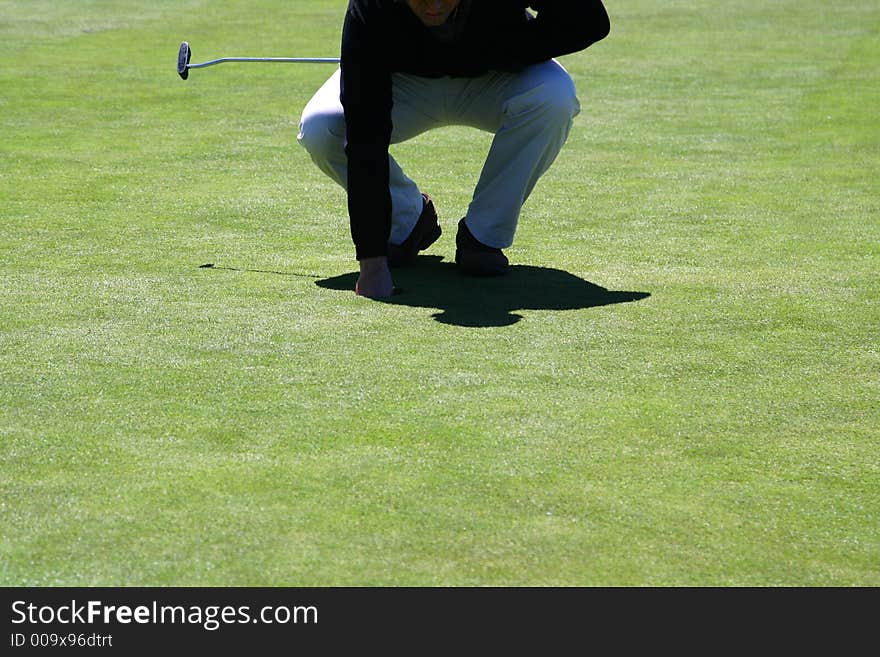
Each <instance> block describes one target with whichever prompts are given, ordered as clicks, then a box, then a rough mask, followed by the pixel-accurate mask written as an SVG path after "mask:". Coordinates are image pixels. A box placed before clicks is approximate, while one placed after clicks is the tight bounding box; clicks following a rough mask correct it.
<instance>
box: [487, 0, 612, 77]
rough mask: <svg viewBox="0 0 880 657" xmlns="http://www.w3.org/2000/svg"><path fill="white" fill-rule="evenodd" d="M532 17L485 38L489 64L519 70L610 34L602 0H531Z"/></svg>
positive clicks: (492, 66) (568, 52)
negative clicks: (533, 13)
mask: <svg viewBox="0 0 880 657" xmlns="http://www.w3.org/2000/svg"><path fill="white" fill-rule="evenodd" d="M527 4H528V6H529V7H531V8H532V9H534V10H535V11H536V12H537V15H536V16H535V18H534V19H533V20H530V21H526V22H524V23H519V24H517V25H516V26H511V29H499V30H498V31H497V32H495V33H494V34H493V35H491V36H490V38H489V39H487V41H486V42H485V50H484V53H485V56H486V58H487V59H488V61H489V67H490V68H497V69H501V70H518V69H522V68H524V67H526V66H530V65H532V64H537V63H539V62H543V61H546V60H548V59H552V58H553V57H560V56H562V55H568V54H570V53H573V52H578V51H580V50H584V49H585V48H588V47H589V46H591V45H592V44H594V43H596V42H597V41H600V40H602V39H604V38H605V37H606V36H608V32H609V31H610V29H611V24H610V21H609V19H608V12H606V10H605V6H604V5H603V4H602V1H601V0H531V1H530V2H528V3H527Z"/></svg>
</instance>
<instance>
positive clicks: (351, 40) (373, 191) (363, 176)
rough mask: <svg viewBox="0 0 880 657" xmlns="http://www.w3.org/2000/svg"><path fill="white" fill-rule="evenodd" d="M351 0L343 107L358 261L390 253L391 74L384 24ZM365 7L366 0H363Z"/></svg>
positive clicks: (344, 41)
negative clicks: (385, 55)
mask: <svg viewBox="0 0 880 657" xmlns="http://www.w3.org/2000/svg"><path fill="white" fill-rule="evenodd" d="M358 4H361V3H351V4H350V5H349V9H348V11H347V12H346V15H345V22H344V24H343V30H342V57H341V69H342V106H343V109H344V110H345V125H346V154H347V156H348V190H347V192H348V214H349V221H350V224H351V236H352V239H353V240H354V244H355V251H356V255H357V259H358V260H362V259H364V258H375V257H382V256H385V255H386V254H387V249H388V235H389V233H390V231H391V192H390V189H389V181H388V145H389V143H390V142H391V102H392V101H391V73H390V71H389V69H388V66H387V63H386V62H385V61H383V56H382V54H383V53H382V31H381V29H380V28H381V26H379V25H376V24H374V23H375V18H376V17H375V16H369V15H365V13H364V12H361V11H357V6H356V5H358ZM362 4H363V5H365V6H366V4H367V3H362Z"/></svg>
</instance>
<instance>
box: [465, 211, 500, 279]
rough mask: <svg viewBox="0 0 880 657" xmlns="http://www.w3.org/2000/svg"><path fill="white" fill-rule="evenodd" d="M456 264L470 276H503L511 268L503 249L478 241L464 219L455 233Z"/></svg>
mask: <svg viewBox="0 0 880 657" xmlns="http://www.w3.org/2000/svg"><path fill="white" fill-rule="evenodd" d="M455 264H457V265H458V268H459V270H460V271H461V272H462V273H464V274H468V275H470V276H501V275H503V274H506V273H507V271H508V270H509V269H510V263H509V261H508V260H507V256H506V255H504V253H503V252H502V251H501V249H496V248H494V247H491V246H486V245H485V244H483V243H482V242H480V241H478V240H477V238H476V237H474V236H473V233H471V231H470V230H468V227H467V224H466V223H465V222H464V219H462V220H461V221H459V222H458V233H457V234H456V235H455Z"/></svg>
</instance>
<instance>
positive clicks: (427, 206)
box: [388, 193, 443, 267]
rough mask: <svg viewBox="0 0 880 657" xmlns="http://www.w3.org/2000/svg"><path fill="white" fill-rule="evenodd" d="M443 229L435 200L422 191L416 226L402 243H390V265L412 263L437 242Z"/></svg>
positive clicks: (398, 265)
mask: <svg viewBox="0 0 880 657" xmlns="http://www.w3.org/2000/svg"><path fill="white" fill-rule="evenodd" d="M442 232H443V231H442V230H441V228H440V222H439V221H438V220H437V210H435V209H434V201H433V200H432V199H431V197H430V196H428V195H427V194H425V193H422V213H421V214H420V215H419V219H418V221H416V225H415V228H413V229H412V232H411V233H410V234H409V237H407V238H406V239H405V240H404V241H403V242H402V243H401V244H391V243H389V244H388V266H389V267H402V266H404V265H411V264H412V263H413V262H415V260H416V256H418V255H419V251H424V250H425V249H427V248H428V247H429V246H431V245H432V244H433V243H434V242H436V241H437V240H438V239H439V238H440V235H441V233H442Z"/></svg>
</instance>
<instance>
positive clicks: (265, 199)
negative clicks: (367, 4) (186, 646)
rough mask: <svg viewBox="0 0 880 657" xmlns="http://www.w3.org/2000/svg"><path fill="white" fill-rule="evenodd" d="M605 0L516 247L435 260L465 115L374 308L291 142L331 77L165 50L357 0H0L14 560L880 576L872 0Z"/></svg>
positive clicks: (273, 37) (433, 143)
mask: <svg viewBox="0 0 880 657" xmlns="http://www.w3.org/2000/svg"><path fill="white" fill-rule="evenodd" d="M607 6H608V10H609V13H610V15H611V18H612V25H613V27H612V33H611V35H610V36H609V37H608V39H607V40H605V41H603V42H601V43H599V44H597V45H595V46H594V47H592V48H590V49H588V50H587V51H584V52H582V53H578V54H576V55H571V56H568V57H566V58H563V63H564V64H565V66H566V67H567V68H568V69H569V71H570V72H571V73H572V76H573V77H574V79H575V81H576V84H577V86H578V89H579V93H580V96H581V99H582V104H583V107H584V111H583V112H582V113H581V114H580V115H579V117H578V118H577V120H576V123H575V126H574V129H573V131H572V134H571V137H570V140H569V143H568V145H567V147H566V149H565V150H564V151H563V153H562V155H561V156H560V157H559V159H558V160H557V162H556V163H555V164H554V166H553V168H552V169H551V170H550V172H549V173H548V174H547V175H546V176H545V177H544V179H542V181H541V182H540V184H539V186H538V187H537V189H536V191H535V193H534V195H533V196H532V198H531V199H530V200H529V202H528V204H527V205H526V207H525V209H524V212H523V216H522V219H521V223H520V230H519V232H518V234H517V241H516V244H515V245H514V247H513V248H511V249H510V250H509V252H508V254H509V256H510V257H511V260H512V261H513V263H514V264H515V265H516V266H515V268H514V271H513V272H512V274H511V275H510V276H509V277H508V278H505V279H498V280H485V281H483V280H469V279H464V278H460V277H459V276H458V275H457V274H456V272H455V270H454V267H453V265H452V264H451V260H452V256H453V252H454V242H453V239H452V238H453V234H454V230H453V226H454V222H455V221H456V220H457V219H458V218H459V217H460V216H461V215H462V214H463V212H464V210H465V208H466V207H467V202H468V200H469V197H470V193H471V191H472V187H473V184H474V183H475V182H476V178H477V174H478V171H479V166H480V164H481V163H482V159H483V157H484V155H485V150H486V148H487V147H488V144H489V139H490V136H489V135H486V134H483V133H478V132H474V131H471V130H467V129H463V128H462V129H459V128H449V129H444V130H441V131H437V132H435V133H431V134H428V135H424V136H422V137H420V138H418V139H417V140H415V141H413V142H409V143H406V144H402V145H400V146H397V147H395V151H394V152H395V155H396V156H397V157H398V158H399V160H400V161H401V163H402V164H403V165H404V166H405V168H406V170H407V172H408V173H409V174H410V175H411V176H412V177H414V178H415V179H417V180H418V181H419V182H420V184H421V185H422V186H423V188H424V189H425V191H428V192H429V193H431V194H432V195H433V196H434V197H435V200H436V202H437V205H438V209H439V211H440V213H441V221H443V223H444V224H445V226H446V232H445V234H444V236H443V238H442V239H441V241H440V242H438V244H437V245H435V246H434V247H432V249H431V251H430V253H431V255H432V256H433V257H429V258H424V262H423V264H422V265H421V266H419V267H417V268H415V269H413V270H410V271H406V272H403V271H401V272H400V274H399V275H398V276H397V279H396V282H397V283H398V284H399V285H401V286H402V287H403V288H405V290H406V293H405V294H404V295H401V296H399V297H396V298H394V300H393V301H392V302H391V303H379V302H372V301H368V300H365V299H362V298H357V297H355V295H354V294H353V293H352V292H351V287H352V286H353V282H354V277H353V272H354V271H355V269H356V263H355V262H354V260H353V247H352V245H351V243H350V239H349V235H348V226H347V216H346V212H345V199H344V195H343V193H342V191H341V190H340V189H338V188H337V187H335V186H334V184H333V183H331V182H330V181H328V180H326V179H324V178H323V177H322V175H321V174H320V172H319V171H318V170H317V169H316V168H314V166H313V165H312V164H311V162H310V160H309V158H308V156H307V155H306V153H305V152H304V151H303V150H302V149H301V148H299V147H298V146H297V145H296V143H295V137H296V132H297V127H298V119H299V115H300V112H301V110H302V107H303V106H304V104H305V103H306V102H307V100H308V99H309V97H310V96H311V94H312V93H313V92H314V91H315V90H316V89H317V87H318V86H319V85H320V84H321V83H322V82H323V80H324V79H325V78H326V76H328V75H329V74H330V72H331V70H330V68H328V67H322V66H277V65H251V64H229V65H224V66H218V67H214V68H210V69H206V70H201V71H194V72H193V73H192V75H191V77H190V79H189V80H188V81H187V82H183V81H181V80H180V79H179V78H178V77H177V74H176V72H175V69H174V61H175V59H176V53H177V47H178V45H179V43H180V42H181V41H183V40H188V41H189V42H190V43H191V45H192V47H193V53H194V54H193V58H194V60H195V61H203V60H205V59H211V58H214V57H219V56H226V55H236V54H240V55H250V56H282V55H290V56H328V57H330V56H336V55H337V54H338V41H339V26H340V20H341V16H342V12H343V9H344V3H340V2H336V1H334V0H297V2H295V3H294V2H281V1H280V0H259V1H256V2H251V3H247V5H246V6H245V5H242V6H240V7H239V6H237V5H236V3H221V2H212V1H209V0H191V1H189V2H182V1H181V0H174V1H173V2H171V1H166V0H157V1H155V2H152V3H150V4H149V6H148V7H143V6H141V3H133V2H123V1H121V0H116V1H110V0H106V1H99V0H94V1H91V2H86V1H82V2H76V3H56V2H42V1H37V0H28V1H27V2H25V1H23V0H21V1H19V0H0V15H2V16H3V19H2V21H0V130H2V134H3V137H2V139H0V253H2V268H0V375H2V376H0V440H2V452H0V583H2V584H4V585H14V586H19V585H21V586H55V585H80V586H92V585H110V586H114V585H162V586H164V585H211V586H214V585H217V586H227V585H228V586H238V585H266V586H276V585H284V586H288V585H290V586H331V585H332V586H336V585H355V586H404V585H406V586H409V585H440V586H452V585H456V586H458V585H513V586H521V585H537V586H545V585H547V586H569V585H587V586H592V585H599V586H603V585H623V586H645V585H652V586H678V585H699V586H715V585H721V586H754V585H757V586H793V585H798V586H832V585H833V586H838V585H842V586H877V585H880V457H878V454H880V407H878V398H880V352H878V327H880V293H878V288H880V285H878V283H880V275H878V272H880V221H878V217H880V195H878V187H877V180H880V123H878V121H877V107H880V87H878V85H877V84H876V62H877V61H878V58H880V8H878V7H877V5H876V3H875V2H871V1H869V0H846V1H845V2H841V3H837V4H835V5H834V6H833V7H830V6H828V3H824V2H819V1H817V0H810V1H807V2H794V1H793V0H774V1H772V2H766V3H758V4H755V3H753V2H742V1H740V0H736V1H733V2H727V3H720V4H719V3H712V2H705V1H699V0H677V1H674V2H659V1H658V0H638V1H635V2H629V3H621V2H616V1H614V0H609V1H608V2H607ZM441 257H442V259H441ZM205 263H213V264H214V265H215V267H214V268H213V269H200V268H199V265H202V264H205Z"/></svg>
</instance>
